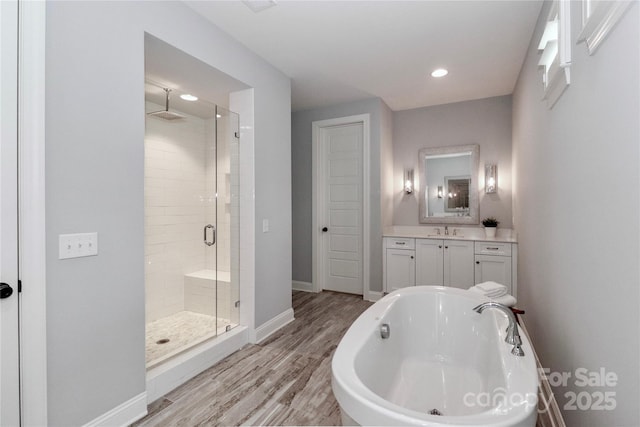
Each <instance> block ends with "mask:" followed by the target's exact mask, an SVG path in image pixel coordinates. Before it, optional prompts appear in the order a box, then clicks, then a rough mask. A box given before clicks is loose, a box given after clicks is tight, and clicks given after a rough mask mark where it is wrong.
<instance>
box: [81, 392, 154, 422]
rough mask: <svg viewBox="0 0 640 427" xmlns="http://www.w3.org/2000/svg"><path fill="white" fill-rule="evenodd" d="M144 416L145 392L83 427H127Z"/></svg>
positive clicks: (145, 406) (145, 412) (145, 409)
mask: <svg viewBox="0 0 640 427" xmlns="http://www.w3.org/2000/svg"><path fill="white" fill-rule="evenodd" d="M145 415H147V392H146V391H145V392H142V393H140V394H139V395H137V396H135V397H133V398H131V399H129V400H127V401H126V402H124V403H123V404H121V405H118V406H116V407H115V408H113V409H112V410H110V411H109V412H106V413H104V414H102V415H100V416H99V417H98V418H96V419H94V420H93V421H89V422H88V423H87V424H85V425H84V427H100V426H105V427H106V426H128V425H130V424H131V423H133V422H135V421H137V420H139V419H140V418H143V417H144V416H145Z"/></svg>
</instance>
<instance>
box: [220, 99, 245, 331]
mask: <svg viewBox="0 0 640 427" xmlns="http://www.w3.org/2000/svg"><path fill="white" fill-rule="evenodd" d="M239 132H240V129H239V117H238V114H236V113H234V112H232V111H229V110H228V109H226V108H223V107H220V106H217V107H216V141H217V144H216V154H217V161H216V170H217V172H216V183H217V187H216V198H217V204H216V209H217V215H216V218H217V230H218V243H217V245H218V250H217V256H218V259H217V266H218V270H217V280H216V282H217V298H216V304H217V306H216V311H217V313H218V333H221V332H225V331H229V330H231V329H232V328H234V327H235V326H237V325H238V323H239V318H240V316H239V313H240V292H239V289H240V287H239V281H240V260H239V241H240V226H239V222H240V197H239V190H240V182H239V176H240V174H239V149H240V141H239V135H240V134H239Z"/></svg>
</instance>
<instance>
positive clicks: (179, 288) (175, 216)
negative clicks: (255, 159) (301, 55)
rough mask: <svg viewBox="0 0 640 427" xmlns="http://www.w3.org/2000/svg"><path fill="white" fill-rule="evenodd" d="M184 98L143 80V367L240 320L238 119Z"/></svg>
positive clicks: (176, 90)
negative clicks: (144, 320) (144, 111)
mask: <svg viewBox="0 0 640 427" xmlns="http://www.w3.org/2000/svg"><path fill="white" fill-rule="evenodd" d="M181 95H187V94H185V93H183V92H181V90H180V89H179V88H171V87H168V86H167V85H165V84H159V83H156V82H152V81H147V82H146V83H145V110H146V113H147V114H146V121H145V139H144V161H145V165H144V172H145V176H144V192H145V201H144V204H145V229H144V235H145V291H146V365H147V369H151V368H153V367H156V366H158V365H160V364H162V363H163V362H166V361H167V360H169V359H171V358H172V357H174V356H176V355H178V354H182V353H184V352H185V351H187V350H189V349H192V348H194V347H195V346H198V345H200V344H202V343H204V342H205V341H209V340H211V339H212V338H215V337H216V336H219V335H220V334H224V333H225V332H228V331H230V330H231V329H232V328H234V327H235V326H237V325H238V323H239V306H240V293H239V274H240V273H239V271H240V265H239V241H240V236H239V233H240V228H239V220H240V203H239V189H240V188H239V164H238V160H239V117H238V114H236V113H234V112H232V111H229V110H228V109H227V108H224V107H222V106H220V105H215V104H213V103H211V102H208V101H204V100H202V99H195V100H194V98H196V97H195V96H193V95H191V94H190V95H191V96H190V97H189V96H184V97H183V98H185V99H186V100H185V99H183V98H182V97H181ZM195 95H197V94H195Z"/></svg>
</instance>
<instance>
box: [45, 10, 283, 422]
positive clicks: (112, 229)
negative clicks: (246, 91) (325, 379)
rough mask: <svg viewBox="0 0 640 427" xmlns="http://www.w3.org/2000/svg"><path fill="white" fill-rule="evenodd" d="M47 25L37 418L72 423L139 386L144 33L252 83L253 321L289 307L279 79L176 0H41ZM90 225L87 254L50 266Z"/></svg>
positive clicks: (128, 396) (141, 373)
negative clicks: (44, 371) (63, 240)
mask: <svg viewBox="0 0 640 427" xmlns="http://www.w3.org/2000/svg"><path fill="white" fill-rule="evenodd" d="M114 23H115V24H114ZM167 23H171V25H168V24H167ZM46 25H47V44H46V68H47V77H46V185H47V188H46V223H47V235H46V245H47V353H48V360H47V366H48V404H49V408H48V410H49V423H48V424H49V425H81V424H84V423H86V422H88V421H90V420H92V419H94V418H95V417H97V416H100V415H102V414H104V413H105V412H107V411H109V410H111V409H113V408H114V407H116V406H118V405H120V404H122V403H123V402H125V401H127V400H129V399H131V398H132V397H134V396H136V395H138V394H140V393H142V392H143V391H144V390H145V374H146V371H145V354H144V353H145V346H144V342H145V337H144V303H145V300H144V248H143V243H144V242H143V230H144V194H143V140H144V44H143V43H144V32H145V31H148V32H149V33H151V34H153V35H155V36H156V37H158V38H160V39H162V40H164V41H166V42H168V43H170V44H172V45H174V46H176V47H177V48H179V49H182V50H184V51H186V52H187V53H189V54H191V55H193V56H195V57H197V58H198V59H200V60H202V61H204V62H206V63H208V64H210V65H211V66H213V67H215V68H217V69H219V70H221V71H223V72H226V73H227V74H229V75H231V76H233V77H235V78H237V79H238V80H241V81H243V82H244V83H246V84H247V85H249V86H252V87H254V88H255V91H254V99H255V120H256V122H255V158H256V176H255V180H256V187H255V193H256V222H257V223H258V222H260V221H261V219H262V218H269V219H270V220H271V224H272V225H271V231H270V233H266V234H262V233H256V313H255V316H256V325H260V323H261V322H264V321H265V320H266V319H270V318H272V317H274V316H276V315H278V314H280V313H281V312H283V311H285V310H286V309H288V308H290V307H291V195H290V181H291V180H290V169H289V165H290V154H289V153H290V129H291V127H290V124H291V122H290V119H291V116H290V82H289V79H288V78H287V77H286V76H284V75H283V74H282V73H280V72H279V71H277V70H275V69H274V68H272V67H271V66H269V65H268V64H267V63H266V62H265V61H263V60H261V59H260V58H258V57H257V56H256V55H255V54H253V53H251V52H250V51H248V50H247V49H246V48H244V47H243V46H241V45H240V44H239V43H238V42H236V41H235V40H233V39H231V38H230V37H229V36H228V35H226V34H225V33H223V32H221V31H220V30H219V29H217V28H216V27H214V26H213V25H211V24H209V23H208V22H207V21H205V20H204V19H203V18H201V17H199V16H198V15H196V14H195V13H194V12H193V11H191V10H190V9H189V8H187V7H186V6H184V5H182V4H180V3H170V2H68V3H67V2H50V3H48V4H47V16H46ZM114 25H115V27H114ZM256 229H259V230H262V228H261V227H258V225H257V224H256ZM88 231H97V232H98V233H99V244H100V247H99V255H98V256H97V257H90V258H80V259H72V260H63V261H60V260H58V256H57V252H58V235H59V234H61V233H73V232H88Z"/></svg>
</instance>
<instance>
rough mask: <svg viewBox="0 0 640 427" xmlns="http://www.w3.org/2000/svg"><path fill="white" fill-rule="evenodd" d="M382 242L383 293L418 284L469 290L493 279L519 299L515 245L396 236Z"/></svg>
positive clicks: (385, 238) (386, 238)
mask: <svg viewBox="0 0 640 427" xmlns="http://www.w3.org/2000/svg"><path fill="white" fill-rule="evenodd" d="M383 241H384V253H383V258H384V259H383V265H382V270H383V275H382V281H383V290H384V292H387V293H389V292H393V291H395V290H397V289H400V288H404V287H407V286H415V285H418V286H421V285H425V286H451V287H456V288H461V289H469V288H470V287H471V286H473V285H474V284H477V283H482V282H486V281H489V280H492V281H494V282H498V283H502V284H503V285H505V286H507V287H508V288H509V293H511V295H513V296H516V281H517V280H516V278H517V247H518V245H517V244H515V243H506V242H485V241H473V240H456V239H431V238H396V237H384V239H383Z"/></svg>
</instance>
